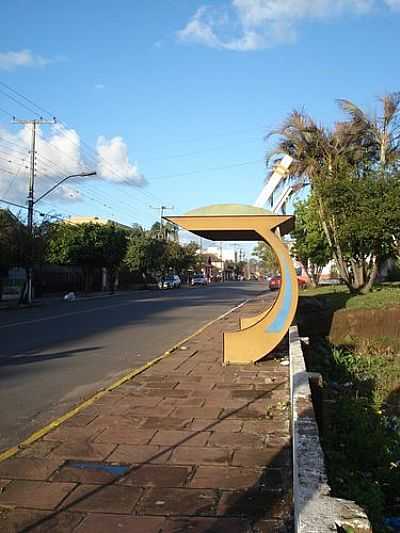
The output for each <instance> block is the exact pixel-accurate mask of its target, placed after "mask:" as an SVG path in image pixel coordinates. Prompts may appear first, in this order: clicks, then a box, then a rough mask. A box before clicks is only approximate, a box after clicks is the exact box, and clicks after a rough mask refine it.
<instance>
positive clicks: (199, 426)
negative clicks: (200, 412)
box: [187, 419, 243, 433]
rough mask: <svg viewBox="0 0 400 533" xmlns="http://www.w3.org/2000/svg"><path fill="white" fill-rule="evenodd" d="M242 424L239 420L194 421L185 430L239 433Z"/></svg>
mask: <svg viewBox="0 0 400 533" xmlns="http://www.w3.org/2000/svg"><path fill="white" fill-rule="evenodd" d="M242 426H243V422H242V421H241V420H228V419H225V420H221V419H219V420H204V419H195V420H193V422H192V423H191V424H189V425H188V427H187V429H190V430H192V431H229V432H232V433H236V432H239V431H241V429H242Z"/></svg>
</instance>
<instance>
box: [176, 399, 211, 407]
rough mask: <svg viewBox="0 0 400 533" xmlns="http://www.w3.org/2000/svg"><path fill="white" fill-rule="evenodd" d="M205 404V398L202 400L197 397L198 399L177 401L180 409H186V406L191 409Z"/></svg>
mask: <svg viewBox="0 0 400 533" xmlns="http://www.w3.org/2000/svg"><path fill="white" fill-rule="evenodd" d="M205 402H206V399H205V398H202V397H199V398H196V397H194V398H190V397H189V398H182V399H181V400H180V401H179V404H178V405H179V406H180V407H187V406H192V407H203V405H204V403H205Z"/></svg>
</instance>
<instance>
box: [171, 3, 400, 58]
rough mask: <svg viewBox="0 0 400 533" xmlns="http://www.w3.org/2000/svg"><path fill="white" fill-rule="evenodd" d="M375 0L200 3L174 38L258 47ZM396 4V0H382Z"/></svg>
mask: <svg viewBox="0 0 400 533" xmlns="http://www.w3.org/2000/svg"><path fill="white" fill-rule="evenodd" d="M375 1H376V0H230V3H229V4H227V5H226V6H225V7H221V8H219V9H215V8H210V7H207V6H202V7H200V8H199V9H198V10H197V11H196V12H195V14H194V15H193V16H192V18H191V19H190V21H189V22H188V23H187V24H186V26H185V27H184V28H183V29H182V30H180V31H178V32H177V36H178V39H179V40H181V41H184V42H193V43H197V44H202V45H205V46H208V47H212V48H221V49H227V50H238V51H248V50H258V49H263V48H268V47H271V46H275V45H277V44H280V43H287V42H293V41H294V40H295V38H296V29H297V26H298V24H299V23H300V22H301V21H303V20H307V19H308V20H312V19H323V18H330V17H337V16H339V15H341V14H344V13H356V14H367V13H369V12H370V11H371V10H372V8H373V7H374V5H375ZM385 1H386V3H387V4H393V5H395V4H398V3H400V0H385Z"/></svg>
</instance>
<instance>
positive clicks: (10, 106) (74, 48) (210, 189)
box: [0, 0, 400, 227]
mask: <svg viewBox="0 0 400 533" xmlns="http://www.w3.org/2000/svg"><path fill="white" fill-rule="evenodd" d="M0 35H1V40H0V199H3V200H4V199H5V200H9V201H13V202H16V203H21V204H25V202H26V194H27V187H28V167H29V149H30V142H31V126H30V125H25V126H24V125H21V124H19V123H17V124H14V123H13V117H14V116H15V117H16V119H18V120H20V119H25V120H29V119H35V118H36V119H37V118H39V117H40V116H42V117H43V118H44V119H51V118H52V117H53V116H55V117H56V120H57V123H56V124H44V125H41V126H40V127H39V131H38V136H37V145H36V152H37V159H36V182H35V193H36V195H37V196H38V195H40V194H42V193H43V192H45V191H46V190H47V189H48V188H50V187H51V186H52V185H54V184H55V183H56V182H57V181H58V180H59V179H60V178H62V177H63V176H67V175H70V174H74V173H79V172H82V171H96V172H97V176H96V177H95V178H74V179H70V180H68V181H67V182H66V183H65V185H64V186H62V187H59V188H58V189H56V190H55V191H54V192H53V193H51V194H49V195H48V196H47V197H46V199H44V200H43V201H41V202H40V203H38V204H37V206H36V207H37V209H38V211H39V210H40V211H42V212H45V213H49V214H52V215H60V216H63V217H67V216H73V215H94V216H99V217H102V218H109V219H113V220H117V221H119V222H122V223H124V224H129V225H130V224H133V223H138V224H141V225H144V226H145V227H149V226H150V225H151V224H152V223H153V222H154V221H155V220H156V219H157V217H158V211H157V210H156V209H153V208H155V207H158V206H160V205H164V206H168V207H172V206H173V207H174V209H173V210H170V211H167V213H175V214H183V213H185V212H186V211H188V210H189V209H192V208H196V207H200V206H204V205H209V204H215V203H246V204H253V203H254V202H255V200H256V198H257V196H258V194H259V192H260V191H261V189H262V186H263V183H264V180H265V178H266V175H267V169H266V166H265V154H266V152H267V151H268V150H270V149H271V147H272V144H271V143H273V140H272V141H269V143H268V144H267V143H266V141H265V135H266V134H267V133H268V132H269V131H271V130H272V129H274V128H276V127H278V126H279V125H280V124H281V123H282V122H283V120H284V119H285V117H286V116H287V115H288V114H289V113H290V112H291V111H292V110H293V109H304V110H305V111H306V112H307V113H309V114H310V115H311V116H312V117H313V118H314V119H315V120H317V121H318V122H321V123H323V124H326V125H327V126H329V125H332V124H333V123H334V122H335V121H336V120H339V119H341V118H343V117H342V115H341V112H340V111H339V109H338V107H337V104H336V103H335V100H336V99H338V98H348V99H350V100H352V101H354V102H355V103H357V104H358V105H360V106H361V107H363V108H364V109H366V110H369V111H370V112H374V111H375V110H376V109H377V102H378V100H377V99H378V97H379V96H382V95H383V94H385V93H388V92H393V91H398V90H400V68H399V66H400V65H399V48H400V47H399V45H400V0H214V1H212V2H210V1H195V0H152V1H149V2H143V1H141V0H119V1H118V2H109V1H106V0H96V1H94V0H85V1H83V2H82V1H79V2H78V0H69V1H68V2H54V0H37V1H35V2H31V1H29V0H3V1H2V17H1V18H0ZM4 205H5V204H3V206H4Z"/></svg>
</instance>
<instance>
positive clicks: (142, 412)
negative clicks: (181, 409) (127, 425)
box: [124, 405, 174, 417]
mask: <svg viewBox="0 0 400 533" xmlns="http://www.w3.org/2000/svg"><path fill="white" fill-rule="evenodd" d="M173 410H174V408H173V407H171V406H166V405H161V406H158V407H157V408H154V407H143V406H140V405H138V406H133V407H132V406H131V407H129V408H128V410H127V411H126V413H127V414H129V415H132V416H152V415H154V412H157V416H165V417H167V416H168V415H170V414H171V413H172V411H173ZM124 414H125V413H124Z"/></svg>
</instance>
